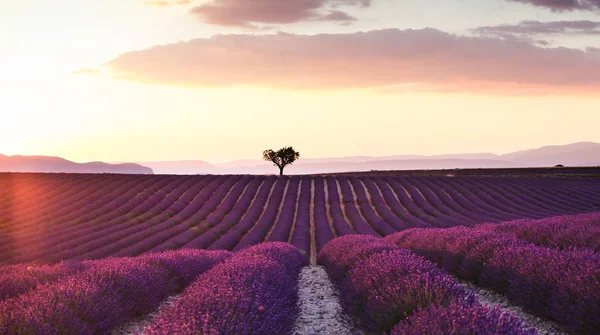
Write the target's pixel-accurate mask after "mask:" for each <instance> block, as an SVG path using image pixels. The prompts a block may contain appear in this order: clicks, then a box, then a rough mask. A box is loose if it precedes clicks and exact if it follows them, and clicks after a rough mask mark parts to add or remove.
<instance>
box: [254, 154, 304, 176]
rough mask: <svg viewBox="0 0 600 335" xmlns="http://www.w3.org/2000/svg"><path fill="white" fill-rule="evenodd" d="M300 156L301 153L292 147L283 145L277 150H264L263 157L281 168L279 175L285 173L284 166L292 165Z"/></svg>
mask: <svg viewBox="0 0 600 335" xmlns="http://www.w3.org/2000/svg"><path fill="white" fill-rule="evenodd" d="M299 158H300V153H299V152H297V151H296V150H294V148H292V147H283V148H281V149H279V150H277V151H273V149H269V150H265V151H263V159H264V160H266V161H270V162H273V165H275V166H277V167H278V168H279V175H280V176H282V175H283V168H285V167H286V166H287V165H291V164H292V163H294V162H295V161H296V160H297V159H299Z"/></svg>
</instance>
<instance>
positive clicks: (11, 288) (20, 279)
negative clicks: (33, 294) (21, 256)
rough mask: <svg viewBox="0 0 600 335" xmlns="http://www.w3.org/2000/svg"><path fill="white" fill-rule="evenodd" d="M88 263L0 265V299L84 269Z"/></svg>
mask: <svg viewBox="0 0 600 335" xmlns="http://www.w3.org/2000/svg"><path fill="white" fill-rule="evenodd" d="M87 264H89V263H86V264H82V263H72V264H69V263H59V264H55V265H35V264H26V263H25V264H16V265H7V266H4V267H0V300H3V299H6V298H10V297H14V296H16V295H19V294H22V293H26V292H28V291H30V290H32V289H34V288H35V287H37V286H38V285H42V284H45V283H48V282H51V281H55V280H58V279H60V278H62V277H66V276H69V275H72V274H74V273H76V272H77V271H80V270H83V269H86V268H87V267H88V265H87Z"/></svg>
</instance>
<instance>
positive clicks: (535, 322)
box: [455, 278, 569, 335]
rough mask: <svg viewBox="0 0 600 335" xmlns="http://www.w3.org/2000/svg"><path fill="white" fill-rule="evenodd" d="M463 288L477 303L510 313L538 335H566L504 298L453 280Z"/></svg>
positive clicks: (556, 326) (557, 327) (552, 324)
mask: <svg viewBox="0 0 600 335" xmlns="http://www.w3.org/2000/svg"><path fill="white" fill-rule="evenodd" d="M455 279H456V281H457V282H459V283H460V284H461V285H462V286H463V287H464V288H466V289H467V290H469V291H471V292H473V293H475V295H476V296H477V299H478V300H479V302H480V303H481V304H483V305H487V306H490V307H496V306H498V307H500V309H502V310H504V311H507V312H511V313H512V314H514V315H516V316H517V317H519V318H520V319H521V320H523V321H525V322H526V323H528V324H529V325H531V326H533V327H535V328H536V330H537V331H538V333H540V335H568V334H569V333H567V332H565V331H563V330H562V329H561V328H560V327H559V326H558V325H557V324H556V323H554V322H551V321H548V320H544V319H542V318H539V317H537V316H535V315H532V314H529V313H527V312H525V311H524V310H523V309H522V308H521V307H519V306H515V305H512V304H511V303H510V301H508V299H506V297H505V296H503V295H500V294H497V293H495V292H493V291H490V290H487V289H484V288H481V287H478V286H476V285H474V284H472V283H469V282H466V281H463V280H460V279H458V278H455Z"/></svg>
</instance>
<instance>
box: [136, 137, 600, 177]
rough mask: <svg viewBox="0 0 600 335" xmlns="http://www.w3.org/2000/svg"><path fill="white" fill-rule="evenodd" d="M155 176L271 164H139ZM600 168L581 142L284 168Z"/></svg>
mask: <svg viewBox="0 0 600 335" xmlns="http://www.w3.org/2000/svg"><path fill="white" fill-rule="evenodd" d="M140 164H142V165H144V166H149V167H151V168H152V169H153V170H154V171H155V172H156V173H181V174H195V173H199V174H205V173H210V174H272V173H275V172H274V171H275V170H274V169H275V167H273V165H272V164H271V163H269V162H265V161H263V160H260V159H244V160H236V161H232V162H227V163H220V164H210V163H208V162H205V161H201V160H194V161H180V162H178V161H171V162H154V163H140ZM558 164H562V165H564V166H597V165H600V143H594V142H580V143H573V144H568V145H562V146H557V145H554V146H545V147H542V148H538V149H530V150H525V151H518V152H514V153H508V154H504V155H496V154H493V153H468V154H445V155H433V156H425V155H392V156H379V157H373V156H349V157H330V158H300V160H299V161H298V162H296V163H294V164H293V165H291V166H288V167H286V170H285V172H286V173H288V174H311V173H332V172H352V171H370V170H417V169H455V168H516V167H546V166H555V165H558Z"/></svg>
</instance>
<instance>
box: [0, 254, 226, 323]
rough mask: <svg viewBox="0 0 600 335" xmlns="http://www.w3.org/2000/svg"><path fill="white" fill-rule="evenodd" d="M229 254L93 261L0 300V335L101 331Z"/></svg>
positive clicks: (145, 309)
mask: <svg viewBox="0 0 600 335" xmlns="http://www.w3.org/2000/svg"><path fill="white" fill-rule="evenodd" d="M229 256H230V253H228V252H225V251H218V252H209V251H204V250H184V251H170V252H166V253H161V254H153V255H148V256H142V257H137V258H112V259H107V260H103V261H97V262H94V263H93V265H91V266H89V268H88V269H86V270H82V271H79V272H78V273H76V274H74V275H70V276H67V277H64V278H61V279H58V280H57V281H54V282H49V283H46V284H43V285H39V286H38V287H36V289H35V290H33V291H30V292H29V293H26V294H21V295H18V296H16V297H13V298H9V299H6V300H4V301H2V302H0V315H2V316H3V317H2V318H0V333H2V334H44V335H50V334H98V333H107V332H109V331H110V330H111V329H112V328H114V327H117V326H119V325H122V324H124V323H126V322H128V321H129V320H131V319H133V318H136V317H139V316H143V315H145V314H147V313H149V312H150V311H152V310H154V309H155V308H157V307H158V305H159V304H160V303H161V302H162V301H163V300H164V299H165V298H167V297H169V296H170V295H173V294H174V293H177V292H179V291H181V290H182V289H183V288H184V287H185V286H187V285H189V283H190V282H192V281H193V280H194V279H195V278H196V276H198V275H199V274H201V273H203V272H205V271H207V270H208V269H210V268H211V267H213V266H214V265H216V264H218V263H220V262H222V261H223V260H225V259H226V258H228V257H229ZM85 263H86V262H84V263H83V264H84V265H85Z"/></svg>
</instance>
